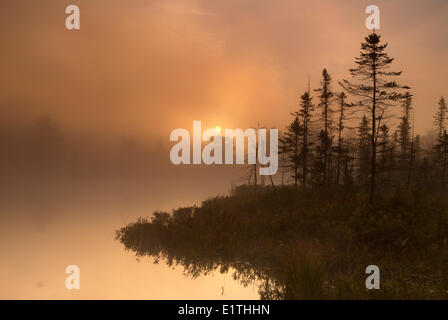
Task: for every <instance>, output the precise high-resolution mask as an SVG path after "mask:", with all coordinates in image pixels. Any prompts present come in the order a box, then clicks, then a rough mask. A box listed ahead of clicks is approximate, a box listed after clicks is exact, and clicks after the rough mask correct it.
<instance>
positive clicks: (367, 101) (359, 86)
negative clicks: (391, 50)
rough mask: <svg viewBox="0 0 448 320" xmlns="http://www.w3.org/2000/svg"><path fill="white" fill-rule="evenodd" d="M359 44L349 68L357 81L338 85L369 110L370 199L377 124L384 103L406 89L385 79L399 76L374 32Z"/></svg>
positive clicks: (375, 156)
mask: <svg viewBox="0 0 448 320" xmlns="http://www.w3.org/2000/svg"><path fill="white" fill-rule="evenodd" d="M364 40H365V41H364V42H362V43H361V53H360V56H359V57H356V58H355V63H356V64H357V66H356V68H353V69H350V74H351V75H352V76H353V77H355V78H357V79H358V81H359V83H352V82H349V81H348V80H343V81H342V82H340V84H341V85H342V86H343V87H344V89H345V90H347V91H348V92H349V93H350V94H353V95H355V96H357V97H359V98H360V99H361V101H360V103H361V105H362V106H365V107H366V108H367V111H368V112H369V113H370V121H371V125H370V131H371V137H370V145H371V161H370V188H369V189H370V201H371V202H373V200H374V197H375V190H376V174H377V172H376V171H377V168H376V161H377V136H378V128H379V123H380V122H381V121H382V120H383V118H384V116H385V112H386V108H387V106H389V105H390V104H391V102H393V101H397V100H399V99H401V98H402V97H403V95H402V94H400V93H398V92H397V90H399V89H409V87H407V86H400V85H399V84H398V83H397V82H395V81H387V80H386V78H387V77H389V76H399V75H401V71H400V72H394V71H388V68H389V66H390V64H391V63H392V62H393V61H394V59H393V58H390V57H389V55H388V54H387V53H386V51H385V50H386V48H387V43H385V44H382V43H381V40H380V35H378V34H376V33H375V32H373V33H371V34H369V35H368V36H367V37H365V39H364Z"/></svg>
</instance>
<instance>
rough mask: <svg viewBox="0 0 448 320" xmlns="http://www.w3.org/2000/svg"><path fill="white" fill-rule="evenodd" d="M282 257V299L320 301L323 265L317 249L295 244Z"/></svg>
mask: <svg viewBox="0 0 448 320" xmlns="http://www.w3.org/2000/svg"><path fill="white" fill-rule="evenodd" d="M282 252H283V254H284V255H283V256H284V271H283V277H282V278H283V279H284V295H285V296H284V298H285V299H301V300H302V299H321V298H323V292H322V282H323V280H324V276H325V268H324V263H323V260H322V257H321V254H320V251H319V250H318V249H317V247H315V246H313V245H311V244H304V243H295V244H292V245H289V246H288V247H287V248H285V250H283V251H282Z"/></svg>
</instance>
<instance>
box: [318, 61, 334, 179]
mask: <svg viewBox="0 0 448 320" xmlns="http://www.w3.org/2000/svg"><path fill="white" fill-rule="evenodd" d="M320 84H321V87H320V88H319V89H316V90H315V91H316V92H319V104H318V107H319V108H320V109H321V117H322V122H323V125H322V130H321V132H320V134H319V140H320V147H319V151H320V154H321V162H322V163H321V169H322V183H323V184H327V183H328V181H329V177H328V176H329V162H330V157H331V146H332V143H333V138H332V137H331V136H330V129H331V114H332V110H331V107H330V104H331V100H332V97H333V92H332V91H331V76H330V74H329V73H328V71H327V69H324V70H323V71H322V80H321V81H320Z"/></svg>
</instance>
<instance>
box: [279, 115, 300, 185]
mask: <svg viewBox="0 0 448 320" xmlns="http://www.w3.org/2000/svg"><path fill="white" fill-rule="evenodd" d="M293 116H294V120H293V121H292V122H291V123H290V124H289V125H288V126H287V127H286V131H285V133H284V135H283V137H282V139H281V144H282V146H281V151H282V152H283V153H284V154H287V162H288V164H287V167H288V168H289V169H291V170H292V172H293V173H292V179H293V181H294V187H295V189H297V188H298V182H299V166H300V150H301V148H302V143H301V137H302V135H303V126H302V125H301V124H300V121H299V116H298V113H293Z"/></svg>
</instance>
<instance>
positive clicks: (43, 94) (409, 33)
mask: <svg viewBox="0 0 448 320" xmlns="http://www.w3.org/2000/svg"><path fill="white" fill-rule="evenodd" d="M374 3H375V4H376V5H378V6H379V7H380V9H381V30H380V33H381V34H383V39H384V40H385V41H388V42H390V45H389V53H390V55H391V56H392V57H395V58H396V63H395V67H396V69H398V70H400V69H402V70H403V71H404V73H403V77H402V80H401V82H403V83H405V84H408V85H409V86H411V87H412V88H413V93H414V95H415V108H416V122H417V123H416V126H417V130H418V131H420V132H425V131H426V130H427V128H429V127H430V126H431V124H432V114H433V113H434V111H435V108H436V106H437V102H438V99H439V98H440V96H441V95H446V96H448V88H447V86H446V75H447V74H448V63H447V62H446V56H447V43H446V34H447V25H446V16H447V12H448V11H447V10H448V2H447V1H444V0H428V1H420V0H415V1H414V0H412V1H410V0H402V1H399V0H393V1H389V0H388V1H375V2H374ZM69 4H76V5H78V6H79V7H80V10H81V30H79V31H67V30H66V29H65V19H66V14H65V7H66V6H67V5H69ZM368 4H372V2H371V1H362V0H343V1H341V0H314V1H296V0H293V1H286V0H283V1H262V0H234V1H233V0H230V1H209V0H208V1H206V0H204V1H201V0H192V1H186V0H172V1H165V0H164V1H149V0H146V1H144V0H133V1H125V0H70V1H65V0H64V1H62V0H47V1H32V0H5V1H2V4H1V11H0V38H1V40H2V50H1V51H0V70H2V71H1V73H0V87H1V89H0V90H1V91H0V92H1V95H0V107H1V108H2V109H3V111H5V110H6V112H7V113H8V114H10V115H13V114H14V115H15V116H19V117H21V118H25V119H27V116H28V115H29V116H32V117H34V116H35V115H39V114H41V113H50V114H52V115H54V116H55V117H57V118H58V119H59V120H60V122H61V123H62V124H63V125H64V126H65V127H67V128H76V129H89V130H100V131H106V132H116V133H128V132H136V133H139V134H144V136H150V135H152V136H153V135H160V136H161V137H165V138H166V141H167V143H168V142H169V141H168V134H169V132H170V131H171V130H173V129H174V128H178V127H187V128H190V127H191V122H192V121H193V120H202V121H203V122H204V123H205V124H204V125H205V126H207V127H211V126H215V125H220V126H221V127H224V128H234V127H247V126H251V125H257V123H258V122H260V123H261V124H264V125H267V126H279V127H283V126H284V125H285V123H286V121H287V120H288V119H289V112H291V111H293V110H295V108H296V106H297V103H298V97H299V96H300V94H301V93H302V92H303V91H304V90H305V89H306V82H307V76H308V74H310V76H311V84H312V87H316V86H317V85H318V83H319V78H320V73H321V70H322V68H323V67H326V68H328V70H329V72H330V73H331V74H332V75H333V78H334V79H335V80H338V79H341V78H342V77H348V68H350V67H352V66H353V63H354V57H355V56H356V55H357V54H358V53H359V43H360V41H361V40H362V38H363V36H365V35H366V34H367V33H368V30H367V29H366V28H365V26H364V21H365V18H366V16H367V15H366V14H365V13H364V10H365V8H366V6H367V5H368ZM333 87H334V88H335V89H338V86H337V84H336V81H334V86H333ZM3 114H4V113H3Z"/></svg>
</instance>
